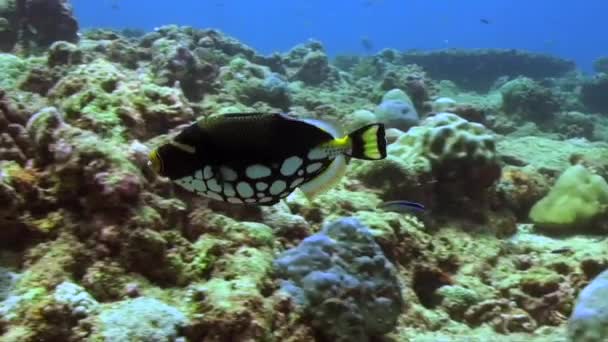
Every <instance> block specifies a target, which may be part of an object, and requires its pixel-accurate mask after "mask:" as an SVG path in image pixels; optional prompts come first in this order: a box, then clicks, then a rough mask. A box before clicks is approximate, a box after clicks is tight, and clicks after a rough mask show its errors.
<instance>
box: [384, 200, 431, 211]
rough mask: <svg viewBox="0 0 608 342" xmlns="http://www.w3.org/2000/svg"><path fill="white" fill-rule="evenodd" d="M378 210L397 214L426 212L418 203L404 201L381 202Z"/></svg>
mask: <svg viewBox="0 0 608 342" xmlns="http://www.w3.org/2000/svg"><path fill="white" fill-rule="evenodd" d="M378 209H382V210H384V211H393V212H397V213H411V212H424V211H425V210H426V208H425V207H424V205H422V204H420V203H416V202H411V201H405V200H399V201H388V202H382V203H381V204H380V205H379V206H378Z"/></svg>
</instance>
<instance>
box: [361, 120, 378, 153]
mask: <svg viewBox="0 0 608 342" xmlns="http://www.w3.org/2000/svg"><path fill="white" fill-rule="evenodd" d="M377 135H378V126H372V127H370V129H368V130H366V131H365V132H364V133H363V141H364V144H363V153H364V154H365V155H366V156H367V157H369V158H380V157H381V156H382V154H381V153H380V151H379V150H378V141H377Z"/></svg>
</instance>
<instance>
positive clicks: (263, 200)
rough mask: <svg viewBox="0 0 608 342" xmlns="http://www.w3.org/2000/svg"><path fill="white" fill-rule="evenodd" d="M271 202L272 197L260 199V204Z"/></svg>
mask: <svg viewBox="0 0 608 342" xmlns="http://www.w3.org/2000/svg"><path fill="white" fill-rule="evenodd" d="M271 201H272V197H264V198H262V199H260V203H268V202H271Z"/></svg>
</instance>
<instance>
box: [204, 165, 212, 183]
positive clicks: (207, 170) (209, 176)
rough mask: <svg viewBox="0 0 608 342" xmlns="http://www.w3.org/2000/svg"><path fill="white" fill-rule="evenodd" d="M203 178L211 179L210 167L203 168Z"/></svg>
mask: <svg viewBox="0 0 608 342" xmlns="http://www.w3.org/2000/svg"><path fill="white" fill-rule="evenodd" d="M203 177H204V178H205V180H207V179H209V178H211V177H213V170H212V169H211V166H209V165H207V166H205V168H204V169H203Z"/></svg>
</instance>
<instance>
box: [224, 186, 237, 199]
mask: <svg viewBox="0 0 608 342" xmlns="http://www.w3.org/2000/svg"><path fill="white" fill-rule="evenodd" d="M224 195H226V196H228V197H233V196H234V195H236V192H235V191H234V186H232V183H224Z"/></svg>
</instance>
